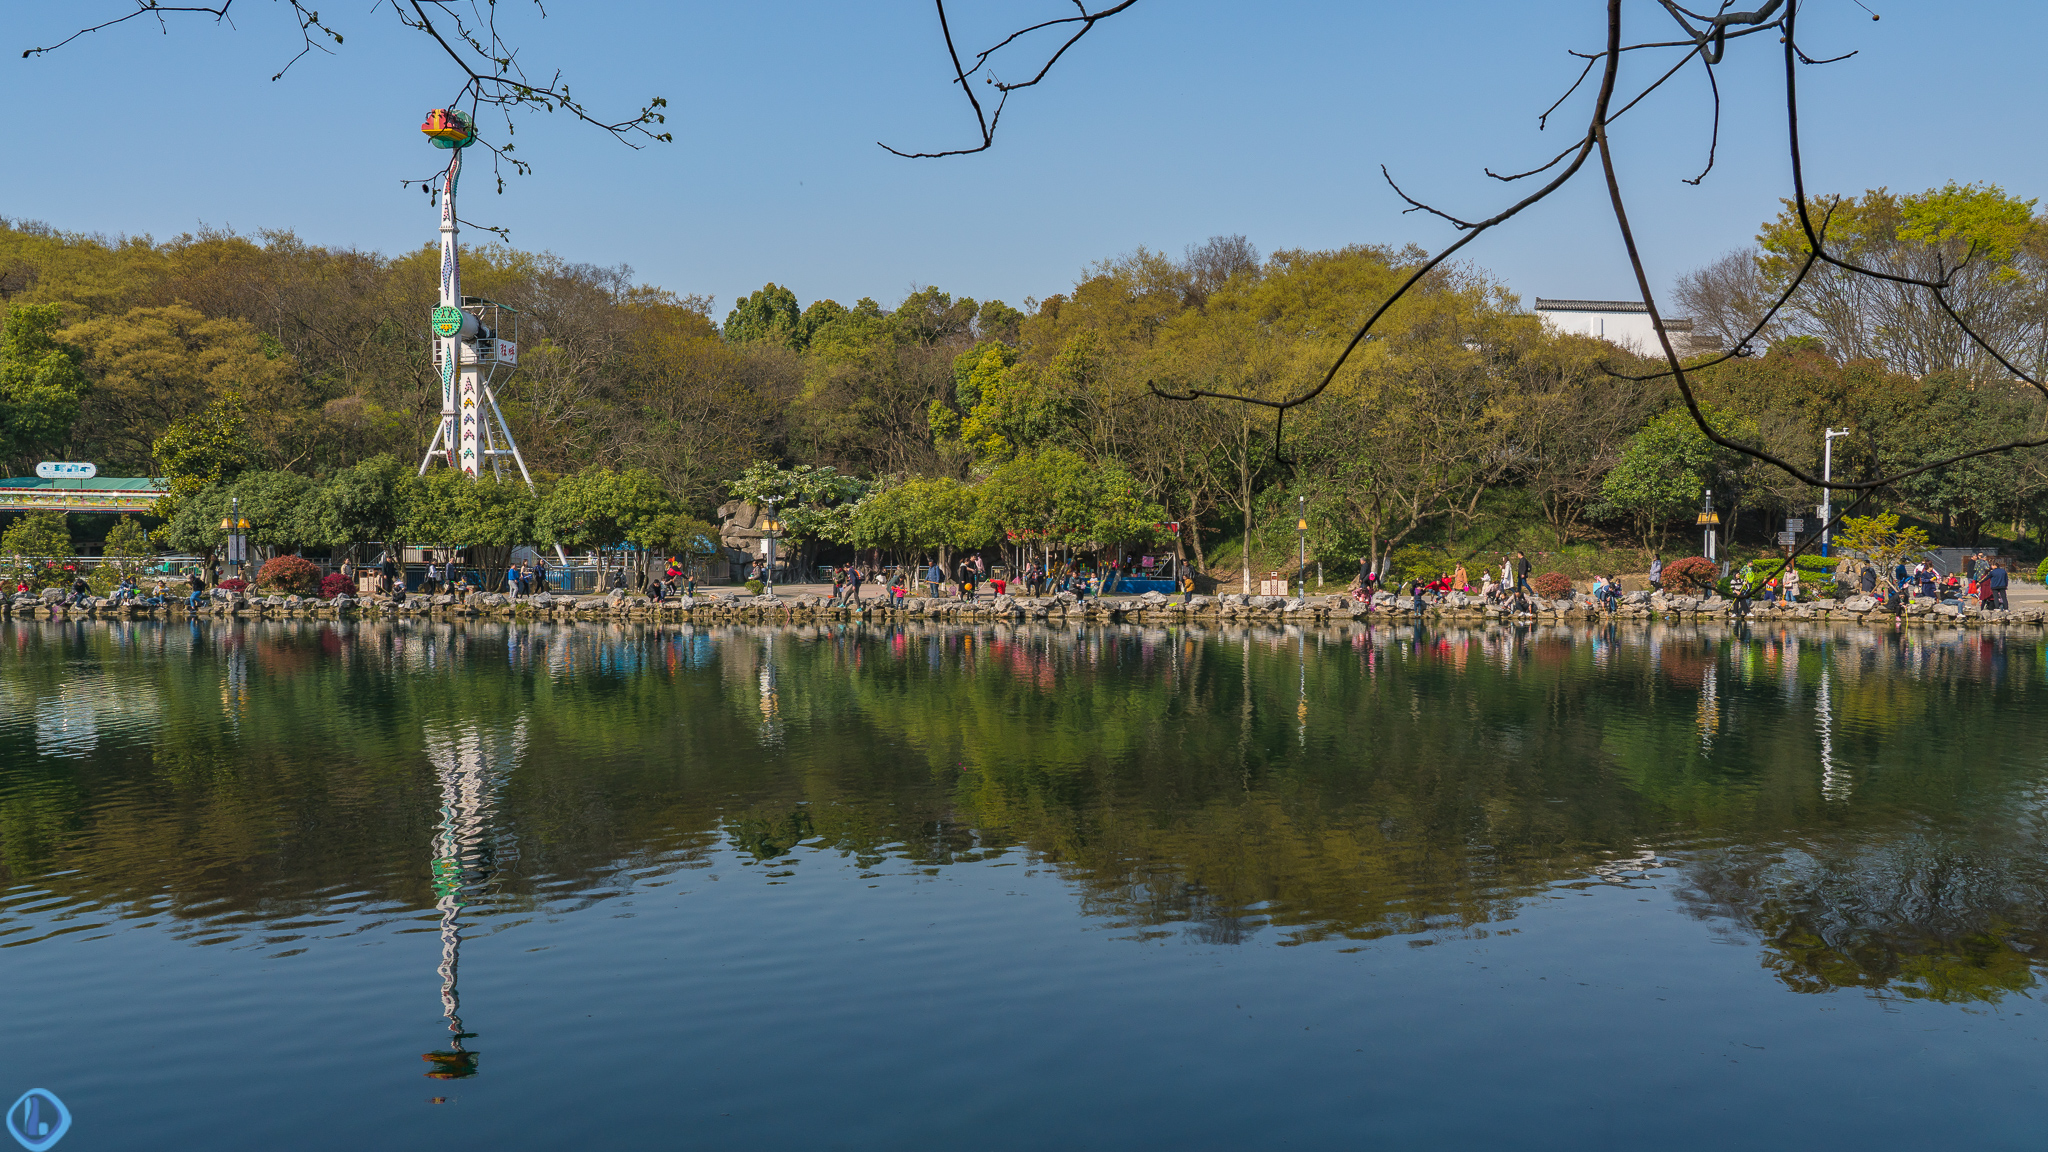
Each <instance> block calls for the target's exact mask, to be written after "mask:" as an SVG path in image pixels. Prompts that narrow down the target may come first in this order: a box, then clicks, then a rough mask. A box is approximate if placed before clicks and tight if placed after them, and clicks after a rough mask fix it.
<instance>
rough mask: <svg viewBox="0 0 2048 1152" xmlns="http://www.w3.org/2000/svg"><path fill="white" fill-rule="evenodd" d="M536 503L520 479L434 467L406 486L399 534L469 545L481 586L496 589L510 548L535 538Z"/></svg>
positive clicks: (463, 546)
mask: <svg viewBox="0 0 2048 1152" xmlns="http://www.w3.org/2000/svg"><path fill="white" fill-rule="evenodd" d="M643 475H644V474H643ZM536 503H537V501H536V500H535V498H534V496H533V494H532V492H530V491H529V490H528V489H527V487H526V483H525V482H524V481H523V480H517V479H508V480H500V479H498V478H497V477H496V476H493V475H479V476H470V475H467V474H465V473H463V472H460V471H457V470H455V469H453V468H436V469H434V470H432V471H430V472H428V473H427V474H426V475H424V476H421V477H419V478H418V479H417V481H416V482H415V483H414V484H411V485H409V486H408V488H407V491H406V499H405V504H404V514H403V518H402V519H401V520H400V522H399V525H398V535H399V536H400V537H401V538H402V539H404V540H406V541H408V542H410V543H413V544H417V545H424V546H431V547H443V548H461V549H467V550H468V551H469V553H470V560H471V562H472V563H473V564H474V565H475V566H476V567H477V568H478V569H479V570H480V571H481V572H482V573H483V577H484V590H485V591H486V592H496V591H498V590H499V589H501V588H503V587H504V586H505V572H506V570H507V568H508V567H509V566H510V560H511V555H512V549H513V548H514V547H516V546H518V545H520V544H526V543H529V542H531V541H532V540H533V539H534V537H535V520H536V519H537V516H536V512H537V509H536Z"/></svg>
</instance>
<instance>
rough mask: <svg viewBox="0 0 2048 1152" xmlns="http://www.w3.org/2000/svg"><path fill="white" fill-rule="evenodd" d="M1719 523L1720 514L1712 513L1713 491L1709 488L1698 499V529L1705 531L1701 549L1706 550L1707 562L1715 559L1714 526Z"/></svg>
mask: <svg viewBox="0 0 2048 1152" xmlns="http://www.w3.org/2000/svg"><path fill="white" fill-rule="evenodd" d="M1720 522H1721V514H1720V513H1719V512H1716V511H1714V490H1713V489H1712V488H1709V489H1707V490H1706V492H1705V493H1704V494H1703V495H1702V496H1701V497H1700V516H1699V526H1700V527H1701V528H1702V529H1705V531H1706V539H1705V541H1704V542H1703V547H1704V548H1705V550H1706V554H1707V559H1709V560H1712V559H1714V558H1715V557H1714V526H1715V525H1716V524H1719V523H1720Z"/></svg>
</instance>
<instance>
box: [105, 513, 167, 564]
mask: <svg viewBox="0 0 2048 1152" xmlns="http://www.w3.org/2000/svg"><path fill="white" fill-rule="evenodd" d="M155 551H156V549H154V548H152V547H151V546H150V543H149V533H148V532H146V531H144V530H143V527H142V525H141V524H138V523H136V521H135V518H134V517H132V516H125V515H124V516H122V517H121V518H120V519H119V520H116V521H115V522H114V526H113V527H112V528H111V529H109V530H108V531H107V542H106V544H105V546H104V547H103V548H102V549H101V552H100V554H101V555H102V556H105V557H106V558H107V560H108V561H109V563H110V565H111V566H112V567H113V568H114V569H115V570H116V571H118V572H119V573H120V574H121V575H123V576H129V575H133V574H135V573H136V572H139V571H141V570H142V567H143V562H144V561H145V560H147V559H148V558H149V557H150V556H152V555H154V554H155Z"/></svg>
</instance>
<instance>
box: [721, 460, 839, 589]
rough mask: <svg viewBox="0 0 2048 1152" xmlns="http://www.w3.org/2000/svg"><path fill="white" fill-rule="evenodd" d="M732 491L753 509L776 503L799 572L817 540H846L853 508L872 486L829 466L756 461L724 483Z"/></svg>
mask: <svg viewBox="0 0 2048 1152" xmlns="http://www.w3.org/2000/svg"><path fill="white" fill-rule="evenodd" d="M727 487H728V488H730V489H731V491H732V494H733V495H734V496H736V497H738V498H739V499H741V500H745V501H746V502H747V503H749V504H752V505H754V506H755V507H757V508H766V507H768V506H769V505H771V504H772V505H774V506H775V517H776V519H777V520H779V521H781V523H782V525H783V529H782V535H783V538H785V539H787V540H789V541H790V542H792V543H793V544H794V545H795V546H796V547H797V549H798V553H797V557H796V558H797V561H798V568H799V570H800V571H808V569H809V568H810V563H811V559H812V557H814V556H816V555H817V551H818V545H819V544H820V543H822V542H826V541H831V542H838V543H845V542H848V541H850V540H851V539H852V536H853V527H852V525H853V508H854V505H855V504H856V503H858V502H859V500H860V498H861V497H863V496H865V495H867V494H868V492H869V490H870V489H871V488H872V487H873V485H872V484H870V483H869V482H868V481H865V480H862V479H860V478H859V477H857V476H849V475H847V474H846V473H844V472H841V471H839V470H838V469H837V468H834V467H832V466H831V465H826V466H824V467H814V466H812V465H810V464H799V465H797V466H796V467H794V468H783V467H780V466H778V465H776V464H775V463H773V462H771V461H766V460H763V461H757V462H756V463H754V464H753V465H752V466H750V467H748V469H747V470H746V471H745V472H742V473H740V475H739V477H738V478H737V479H735V480H733V481H732V482H731V483H729V484H728V485H727Z"/></svg>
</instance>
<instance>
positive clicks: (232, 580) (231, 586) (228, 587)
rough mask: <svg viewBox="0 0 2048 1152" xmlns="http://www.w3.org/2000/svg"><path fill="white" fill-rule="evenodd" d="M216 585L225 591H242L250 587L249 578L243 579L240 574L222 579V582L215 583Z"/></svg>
mask: <svg viewBox="0 0 2048 1152" xmlns="http://www.w3.org/2000/svg"><path fill="white" fill-rule="evenodd" d="M214 587H215V588H218V589H220V590H221V591H223V592H241V591H244V590H246V589H247V588H248V587H249V582H248V581H247V580H244V579H242V578H241V577H240V576H230V577H228V578H227V579H225V580H223V581H221V582H220V583H218V584H215V585H214Z"/></svg>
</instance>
